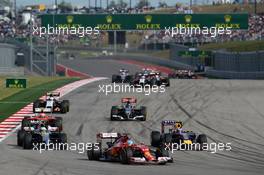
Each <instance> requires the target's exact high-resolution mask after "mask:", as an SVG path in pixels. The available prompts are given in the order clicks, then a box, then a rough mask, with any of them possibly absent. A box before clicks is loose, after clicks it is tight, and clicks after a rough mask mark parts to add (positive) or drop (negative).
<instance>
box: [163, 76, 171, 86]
mask: <svg viewBox="0 0 264 175" xmlns="http://www.w3.org/2000/svg"><path fill="white" fill-rule="evenodd" d="M164 81H165V82H166V86H167V87H169V86H170V79H169V78H166V79H165V80H164Z"/></svg>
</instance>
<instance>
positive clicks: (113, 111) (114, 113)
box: [110, 106, 118, 121]
mask: <svg viewBox="0 0 264 175" xmlns="http://www.w3.org/2000/svg"><path fill="white" fill-rule="evenodd" d="M113 115H118V108H117V107H116V106H112V108H111V114H110V119H111V121H116V120H117V119H116V118H115V117H113Z"/></svg>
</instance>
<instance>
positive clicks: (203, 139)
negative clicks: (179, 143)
mask: <svg viewBox="0 0 264 175" xmlns="http://www.w3.org/2000/svg"><path fill="white" fill-rule="evenodd" d="M196 143H199V144H200V150H203V148H202V147H203V144H204V143H207V137H206V135H205V134H200V135H198V137H197V139H196Z"/></svg>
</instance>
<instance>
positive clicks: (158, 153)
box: [156, 147, 173, 163]
mask: <svg viewBox="0 0 264 175" xmlns="http://www.w3.org/2000/svg"><path fill="white" fill-rule="evenodd" d="M159 157H170V153H169V151H168V150H167V149H165V148H163V147H162V148H157V150H156V158H157V159H158V158H159ZM168 162H169V163H173V159H172V158H171V159H170V160H168Z"/></svg>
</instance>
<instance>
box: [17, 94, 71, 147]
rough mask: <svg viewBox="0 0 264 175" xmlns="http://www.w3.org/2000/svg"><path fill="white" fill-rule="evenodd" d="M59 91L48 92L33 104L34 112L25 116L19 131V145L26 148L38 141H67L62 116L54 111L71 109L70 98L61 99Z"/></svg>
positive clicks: (62, 111) (61, 111) (63, 111)
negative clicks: (58, 115)
mask: <svg viewBox="0 0 264 175" xmlns="http://www.w3.org/2000/svg"><path fill="white" fill-rule="evenodd" d="M59 96H60V94H59V93H57V92H50V93H47V94H46V97H45V98H44V99H40V100H37V101H35V102H34V104H33V113H34V114H32V115H30V116H25V117H24V119H23V120H22V122H21V128H20V130H18V132H17V145H18V146H21V147H23V148H24V149H31V148H32V147H33V144H37V143H46V144H48V143H66V142H67V135H66V134H65V133H64V132H63V124H62V121H63V120H62V117H56V116H53V114H52V113H55V112H59V113H65V112H68V111H69V105H70V104H69V100H63V101H60V100H59V99H58V97H59Z"/></svg>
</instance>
